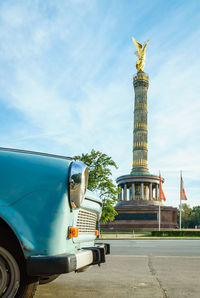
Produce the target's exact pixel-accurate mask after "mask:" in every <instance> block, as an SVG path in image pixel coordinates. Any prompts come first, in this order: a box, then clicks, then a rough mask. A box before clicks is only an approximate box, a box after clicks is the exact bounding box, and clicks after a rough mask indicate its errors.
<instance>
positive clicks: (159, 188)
mask: <svg viewBox="0 0 200 298" xmlns="http://www.w3.org/2000/svg"><path fill="white" fill-rule="evenodd" d="M159 176H160V173H159ZM160 180H161V178H160ZM158 208H159V211H158V230H159V231H160V183H159V207H158Z"/></svg>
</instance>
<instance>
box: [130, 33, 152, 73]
mask: <svg viewBox="0 0 200 298" xmlns="http://www.w3.org/2000/svg"><path fill="white" fill-rule="evenodd" d="M132 40H133V43H134V44H135V46H136V49H137V51H136V52H135V53H134V54H135V55H136V56H137V57H138V58H139V60H137V62H136V68H137V70H138V71H140V70H143V68H144V64H145V59H146V46H147V44H148V42H149V40H147V41H145V43H144V45H143V46H142V45H141V44H140V43H139V42H138V41H137V40H136V39H135V38H134V37H132Z"/></svg>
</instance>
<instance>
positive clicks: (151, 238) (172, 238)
mask: <svg viewBox="0 0 200 298" xmlns="http://www.w3.org/2000/svg"><path fill="white" fill-rule="evenodd" d="M97 240H100V241H101V240H200V237H193V238H189V237H188V238H186V237H183V238H181V237H179V238H176V237H144V238H143V237H133V238H98V239H97Z"/></svg>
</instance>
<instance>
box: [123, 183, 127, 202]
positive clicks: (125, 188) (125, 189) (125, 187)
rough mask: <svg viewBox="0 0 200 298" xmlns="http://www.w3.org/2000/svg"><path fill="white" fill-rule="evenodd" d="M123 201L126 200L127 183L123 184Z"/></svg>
mask: <svg viewBox="0 0 200 298" xmlns="http://www.w3.org/2000/svg"><path fill="white" fill-rule="evenodd" d="M124 201H127V184H124Z"/></svg>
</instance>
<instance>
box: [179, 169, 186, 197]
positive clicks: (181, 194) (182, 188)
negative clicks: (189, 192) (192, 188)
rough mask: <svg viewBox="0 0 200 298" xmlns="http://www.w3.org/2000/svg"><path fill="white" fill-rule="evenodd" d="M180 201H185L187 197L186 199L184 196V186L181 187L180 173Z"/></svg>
mask: <svg viewBox="0 0 200 298" xmlns="http://www.w3.org/2000/svg"><path fill="white" fill-rule="evenodd" d="M180 200H187V197H186V194H185V189H184V185H183V178H182V173H181V188H180Z"/></svg>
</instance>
